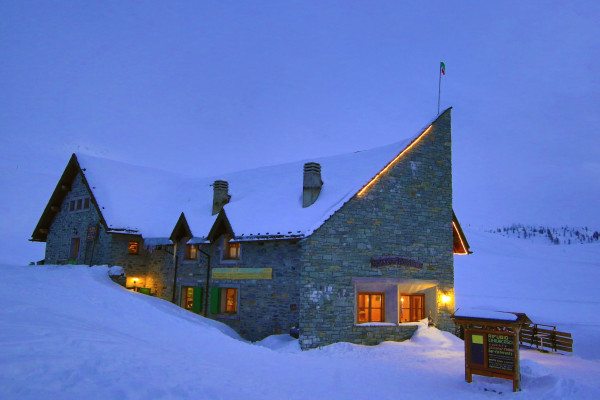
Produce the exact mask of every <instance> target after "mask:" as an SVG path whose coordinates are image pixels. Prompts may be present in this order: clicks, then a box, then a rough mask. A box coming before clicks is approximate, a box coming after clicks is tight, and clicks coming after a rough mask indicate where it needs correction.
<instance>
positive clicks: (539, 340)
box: [519, 324, 573, 352]
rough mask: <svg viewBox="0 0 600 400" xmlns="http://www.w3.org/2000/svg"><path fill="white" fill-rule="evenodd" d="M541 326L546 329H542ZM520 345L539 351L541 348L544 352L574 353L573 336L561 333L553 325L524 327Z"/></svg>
mask: <svg viewBox="0 0 600 400" xmlns="http://www.w3.org/2000/svg"><path fill="white" fill-rule="evenodd" d="M540 326H543V327H545V328H540ZM548 328H549V329H548ZM519 343H520V344H521V345H523V344H525V345H529V346H531V347H533V346H535V347H536V348H537V349H540V348H541V349H542V350H552V351H554V352H558V351H564V352H573V338H572V337H571V334H570V333H566V332H559V331H557V330H556V327H555V326H551V325H542V324H531V325H526V326H524V327H523V328H522V329H521V333H520V334H519Z"/></svg>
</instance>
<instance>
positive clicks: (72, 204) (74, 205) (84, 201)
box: [69, 196, 90, 212]
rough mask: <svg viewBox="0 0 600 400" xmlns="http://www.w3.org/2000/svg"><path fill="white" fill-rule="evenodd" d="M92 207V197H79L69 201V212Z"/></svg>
mask: <svg viewBox="0 0 600 400" xmlns="http://www.w3.org/2000/svg"><path fill="white" fill-rule="evenodd" d="M89 209H90V198H89V197H87V196H85V197H77V198H74V199H72V200H71V201H69V212H78V211H85V210H89Z"/></svg>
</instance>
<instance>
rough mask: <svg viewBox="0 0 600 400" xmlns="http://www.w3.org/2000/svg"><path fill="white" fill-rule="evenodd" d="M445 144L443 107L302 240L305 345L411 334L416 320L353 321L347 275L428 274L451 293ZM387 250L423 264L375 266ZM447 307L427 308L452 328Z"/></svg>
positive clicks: (446, 131) (353, 299)
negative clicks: (405, 148) (392, 160)
mask: <svg viewBox="0 0 600 400" xmlns="http://www.w3.org/2000/svg"><path fill="white" fill-rule="evenodd" d="M450 146H451V142H450V111H449V110H448V111H446V113H445V114H444V115H442V116H441V117H440V118H439V119H438V120H437V122H436V123H435V124H434V126H433V127H432V129H431V131H430V132H429V133H428V134H427V135H425V136H424V137H423V139H422V140H421V141H420V142H419V143H418V144H417V145H416V146H415V147H414V148H412V149H411V150H410V151H409V152H408V153H407V154H406V155H404V156H403V157H402V158H401V159H400V160H399V161H398V162H397V163H396V164H395V165H394V166H393V167H392V168H390V169H389V170H388V171H387V172H386V173H385V174H383V175H382V176H381V177H380V179H379V180H378V181H377V182H376V183H375V184H374V185H373V186H372V187H371V188H370V189H369V190H368V191H367V192H366V194H365V195H364V196H362V197H359V196H354V197H353V198H352V199H351V200H350V201H349V202H347V203H346V204H345V205H344V206H343V207H342V208H341V209H340V210H339V211H337V212H336V213H335V214H334V215H333V216H332V217H331V218H330V219H329V220H328V221H326V222H325V223H324V224H323V225H322V226H321V227H320V228H319V229H318V230H317V231H316V232H315V233H313V234H312V235H311V236H310V237H309V238H308V239H307V240H306V244H305V246H303V250H302V274H301V282H302V288H301V299H300V304H301V306H300V326H301V336H300V342H301V346H302V348H303V349H308V348H314V347H319V346H324V345H327V344H331V343H335V342H339V341H346V342H352V343H362V344H377V343H379V342H381V341H384V340H404V339H406V338H408V337H410V336H411V335H412V333H413V331H414V329H415V327H414V326H413V327H411V326H406V327H402V326H400V327H384V326H360V325H358V324H356V297H355V295H356V293H355V292H356V291H355V286H354V284H353V281H352V278H356V277H371V278H381V277H385V278H398V279H404V280H407V281H409V280H415V281H430V282H435V283H436V284H437V285H438V290H439V292H440V293H448V294H451V295H452V298H454V296H453V294H454V267H453V251H452V240H453V239H452V237H453V236H452V232H453V231H452V167H451V156H450V154H451V151H450ZM384 255H401V256H404V257H408V258H412V259H416V260H419V261H421V262H423V269H422V270H416V269H410V268H402V267H389V268H386V269H375V268H372V267H371V257H373V256H384ZM440 296H441V294H440ZM435 304H437V305H439V304H441V301H439V300H438V301H437V302H435ZM452 310H453V307H452V306H451V305H447V306H443V307H442V306H436V309H434V310H432V311H433V313H432V314H434V318H435V320H436V321H435V322H436V325H437V326H438V327H439V328H441V329H443V330H447V331H451V332H453V330H454V325H453V323H452V320H451V319H450V315H451V311H452Z"/></svg>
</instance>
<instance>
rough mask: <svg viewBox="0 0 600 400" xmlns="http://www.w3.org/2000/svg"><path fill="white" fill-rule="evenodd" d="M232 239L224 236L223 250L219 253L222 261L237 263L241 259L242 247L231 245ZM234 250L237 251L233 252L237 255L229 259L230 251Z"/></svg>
mask: <svg viewBox="0 0 600 400" xmlns="http://www.w3.org/2000/svg"><path fill="white" fill-rule="evenodd" d="M231 240H232V238H231V237H230V236H225V237H224V238H223V250H222V253H221V259H222V260H223V261H239V260H240V259H241V254H242V246H241V243H239V242H237V243H231ZM232 248H234V249H237V250H236V251H235V252H236V253H237V254H236V255H235V256H234V257H230V255H229V254H230V250H231V249H232Z"/></svg>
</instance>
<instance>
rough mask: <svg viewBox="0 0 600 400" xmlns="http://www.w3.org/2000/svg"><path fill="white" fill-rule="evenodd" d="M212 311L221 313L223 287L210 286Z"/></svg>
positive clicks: (212, 312)
mask: <svg viewBox="0 0 600 400" xmlns="http://www.w3.org/2000/svg"><path fill="white" fill-rule="evenodd" d="M210 312H211V314H220V313H221V288H218V287H213V288H210Z"/></svg>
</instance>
